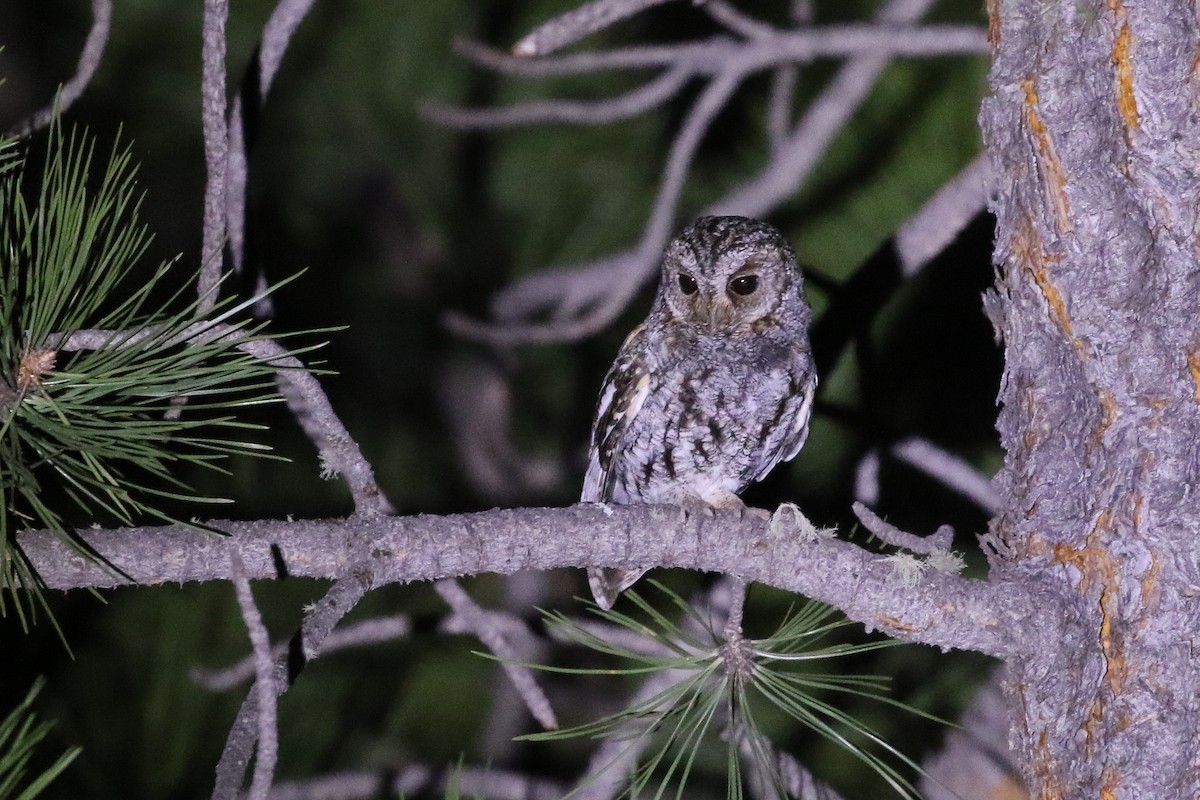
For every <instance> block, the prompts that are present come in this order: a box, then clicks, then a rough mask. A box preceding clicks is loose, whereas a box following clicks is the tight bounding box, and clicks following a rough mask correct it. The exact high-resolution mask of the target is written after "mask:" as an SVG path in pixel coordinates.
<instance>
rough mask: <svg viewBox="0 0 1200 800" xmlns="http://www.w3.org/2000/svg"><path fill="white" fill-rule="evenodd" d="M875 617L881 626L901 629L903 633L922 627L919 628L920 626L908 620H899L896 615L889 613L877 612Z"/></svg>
mask: <svg viewBox="0 0 1200 800" xmlns="http://www.w3.org/2000/svg"><path fill="white" fill-rule="evenodd" d="M875 619H877V620H878V621H879V625H880V626H881V627H885V628H891V629H892V630H897V631H903V632H904V633H914V632H916V631H919V630H923V628H920V627H918V626H916V625H913V624H911V623H908V622H904V621H903V620H901V619H899V618H897V617H893V616H892V615H891V614H878V615H876V617H875Z"/></svg>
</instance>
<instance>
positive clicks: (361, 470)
mask: <svg viewBox="0 0 1200 800" xmlns="http://www.w3.org/2000/svg"><path fill="white" fill-rule="evenodd" d="M230 313H232V310H227V311H225V312H224V313H223V314H222V315H221V317H220V319H224V318H226V317H228V316H229V315H230ZM155 335H156V332H155V330H154V329H153V328H145V329H143V330H141V331H137V332H129V331H113V330H99V329H89V330H82V331H75V332H73V333H71V334H69V335H66V336H63V335H62V334H57V335H55V336H52V337H50V340H49V341H51V342H52V345H51V346H53V347H55V348H56V349H59V350H66V351H71V350H99V349H103V348H107V347H133V346H136V345H137V344H139V343H140V342H142V341H144V340H146V339H148V338H150V337H152V336H155ZM226 337H230V338H233V339H235V340H242V339H244V341H238V342H237V344H236V346H237V348H238V349H239V350H241V351H243V352H246V353H249V354H251V355H253V356H254V357H256V358H258V359H259V360H261V361H265V362H267V363H269V364H272V365H274V366H275V367H276V370H277V371H276V379H277V380H278V382H279V389H280V393H281V394H282V395H283V397H284V399H285V400H287V403H288V407H289V408H290V409H291V410H292V413H293V415H294V416H295V417H296V420H297V421H298V422H299V423H300V426H301V428H303V429H304V432H305V433H306V434H308V437H309V439H311V440H312V442H313V444H315V445H316V447H317V451H318V453H319V454H320V457H321V464H322V468H323V470H325V471H326V472H328V473H329V474H333V475H340V476H341V477H342V478H344V479H345V481H346V485H347V486H348V487H349V489H350V495H351V497H352V498H353V499H354V507H355V511H356V512H357V513H362V514H390V513H391V512H392V509H391V505H390V504H389V503H388V501H387V498H386V497H384V496H383V493H382V492H381V491H380V489H379V485H378V484H377V483H376V482H375V471H374V470H373V469H372V468H371V465H370V463H368V462H367V460H366V458H365V457H364V456H363V454H362V451H361V450H359V449H358V445H357V444H356V443H355V441H354V439H352V438H351V437H350V432H349V431H347V430H346V427H345V425H343V424H342V421H341V420H340V419H339V418H338V416H337V413H336V412H335V411H334V410H333V406H332V404H330V402H329V398H328V396H326V394H325V391H324V390H323V389H322V388H321V384H320V382H319V381H318V380H317V379H316V376H314V375H313V374H312V373H311V372H309V371H308V370H307V369H305V367H304V365H303V364H302V363H301V362H300V360H299V359H297V358H296V357H295V356H292V355H289V354H288V352H287V350H285V349H284V348H283V347H281V346H280V345H279V344H278V343H276V342H275V341H273V340H271V339H254V338H249V337H248V335H247V334H246V333H245V331H243V330H242V329H240V328H237V327H234V326H231V325H227V324H225V323H223V322H214V321H204V322H196V323H194V324H192V325H189V326H188V327H187V328H185V329H184V331H183V333H182V334H181V335H180V336H179V337H177V338H176V339H175V341H176V342H178V343H180V344H182V343H184V342H189V343H202V342H208V341H215V340H217V339H223V338H226Z"/></svg>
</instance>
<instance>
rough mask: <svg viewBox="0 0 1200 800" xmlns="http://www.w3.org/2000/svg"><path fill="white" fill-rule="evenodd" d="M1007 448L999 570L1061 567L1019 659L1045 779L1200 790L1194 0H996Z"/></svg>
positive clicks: (1013, 670)
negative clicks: (1032, 642)
mask: <svg viewBox="0 0 1200 800" xmlns="http://www.w3.org/2000/svg"><path fill="white" fill-rule="evenodd" d="M988 13H989V18H990V35H991V39H992V42H993V47H994V49H995V58H994V63H993V67H992V72H991V89H992V94H991V96H990V97H989V98H988V99H987V100H986V101H985V103H984V106H983V110H982V114H981V125H982V128H983V132H984V138H985V141H986V143H987V146H988V150H989V152H990V154H991V157H992V159H993V166H994V168H995V169H994V174H995V176H996V181H997V184H996V192H995V195H994V198H993V208H994V210H995V212H996V216H997V223H998V227H997V243H996V256H995V259H996V265H997V269H998V273H999V275H998V279H997V287H998V292H997V295H996V296H994V297H992V298H990V300H989V303H988V305H989V310H990V311H991V314H992V317H993V321H994V323H995V324H996V327H997V329H998V331H999V332H1000V333H1001V334H1002V336H1003V337H1004V342H1005V348H1006V369H1005V376H1004V381H1003V384H1002V387H1001V392H1000V399H1001V401H1002V403H1003V411H1002V413H1001V415H1000V418H999V422H998V427H999V430H1000V434H1001V438H1002V442H1003V445H1004V448H1005V450H1006V453H1007V455H1006V460H1005V465H1004V469H1003V470H1002V472H1001V474H1000V476H999V479H998V488H999V489H1000V491H1001V493H1002V496H1003V498H1004V510H1003V511H1002V512H1001V514H1000V515H999V516H998V517H997V518H996V519H995V520H994V522H993V533H994V534H995V535H996V537H997V539H998V540H999V542H1000V543H1001V545H1002V547H1001V550H1002V552H1001V553H1000V555H999V557H998V558H996V559H994V561H995V563H994V565H993V577H1004V578H1007V579H1009V580H1021V581H1025V582H1026V583H1027V584H1028V585H1030V586H1037V587H1039V588H1047V587H1053V591H1054V592H1055V593H1057V594H1058V595H1059V596H1060V598H1061V599H1062V602H1063V603H1064V606H1063V607H1064V608H1066V609H1067V614H1066V616H1065V618H1064V619H1062V620H1061V626H1060V632H1059V635H1058V636H1056V637H1054V638H1053V639H1052V640H1049V641H1046V642H1043V643H1040V644H1039V645H1038V646H1036V647H1034V648H1033V649H1031V650H1030V651H1029V652H1028V653H1026V654H1023V655H1020V656H1018V657H1015V658H1011V659H1009V662H1008V677H1007V681H1006V684H1007V685H1006V691H1007V693H1008V698H1009V702H1010V705H1011V708H1012V711H1013V728H1012V734H1011V741H1012V744H1013V745H1014V748H1015V749H1016V750H1017V752H1018V754H1019V757H1020V759H1021V760H1022V761H1023V769H1024V771H1025V773H1026V775H1027V777H1028V779H1029V781H1030V789H1031V794H1032V796H1033V797H1036V798H1083V797H1088V798H1184V797H1186V798H1193V797H1197V796H1200V762H1198V758H1200V756H1198V753H1200V725H1198V724H1197V718H1198V717H1197V714H1198V712H1200V699H1198V695H1197V687H1200V661H1198V660H1197V657H1196V648H1197V644H1198V639H1200V601H1198V600H1197V597H1196V595H1197V593H1198V592H1200V563H1198V562H1200V557H1198V554H1200V546H1198V542H1200V515H1198V514H1197V513H1196V510H1197V503H1196V500H1195V498H1194V496H1193V488H1194V487H1195V484H1196V482H1197V472H1198V471H1200V467H1198V461H1200V459H1198V454H1197V448H1198V445H1200V334H1198V331H1197V325H1196V320H1197V319H1200V271H1198V270H1197V260H1198V257H1200V244H1198V239H1197V234H1198V231H1200V227H1198V216H1197V214H1198V210H1200V197H1198V194H1200V181H1198V179H1197V172H1198V168H1200V160H1198V153H1200V110H1198V108H1200V106H1198V102H1200V101H1198V98H1200V78H1198V72H1197V67H1198V65H1200V60H1198V54H1200V48H1198V43H1200V37H1198V33H1197V29H1198V24H1197V14H1198V10H1197V6H1196V5H1195V4H1193V3H1189V2H1182V1H1181V0H1175V1H1171V0H1111V1H1110V2H1102V1H1097V0H991V2H989V7H988Z"/></svg>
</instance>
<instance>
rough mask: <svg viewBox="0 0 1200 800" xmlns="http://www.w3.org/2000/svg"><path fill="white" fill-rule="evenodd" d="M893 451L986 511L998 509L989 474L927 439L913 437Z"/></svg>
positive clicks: (900, 457)
mask: <svg viewBox="0 0 1200 800" xmlns="http://www.w3.org/2000/svg"><path fill="white" fill-rule="evenodd" d="M892 454H893V455H895V456H896V457H897V458H899V459H901V460H903V461H905V462H906V463H908V464H911V465H912V466H914V467H916V468H917V469H919V470H921V471H922V472H924V473H925V474H926V475H928V476H930V477H931V478H934V479H936V480H938V481H940V482H941V483H943V484H945V485H946V486H948V487H949V488H951V489H953V490H954V491H956V492H958V493H959V494H961V495H963V496H964V497H966V498H968V499H970V500H973V501H975V503H976V504H977V505H978V506H979V507H980V508H982V509H983V510H984V511H987V512H988V513H989V514H996V513H998V512H999V511H1000V504H1001V501H1000V495H999V493H998V492H997V491H996V490H995V488H993V487H992V481H991V478H989V477H987V476H986V475H983V474H981V473H980V472H979V470H977V469H975V468H974V467H972V466H971V465H970V464H968V463H967V462H966V461H964V460H962V459H961V458H959V457H958V456H956V455H954V454H953V453H949V452H947V451H945V450H943V449H942V448H940V447H938V446H937V445H935V444H934V443H933V442H931V441H929V440H928V439H922V438H920V437H915V436H914V437H912V438H909V439H905V440H904V441H902V442H898V443H897V444H895V445H894V446H893V447H892Z"/></svg>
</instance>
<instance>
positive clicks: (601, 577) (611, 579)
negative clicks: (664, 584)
mask: <svg viewBox="0 0 1200 800" xmlns="http://www.w3.org/2000/svg"><path fill="white" fill-rule="evenodd" d="M587 573H588V586H590V587H592V597H594V598H596V605H598V606H600V607H601V608H603V609H605V610H608V609H610V608H612V607H613V603H615V602H617V596H618V595H620V594H621V592H623V591H625V590H626V589H628V588H629V587H630V586H633V584H635V583H636V582H637V579H638V578H640V577H642V576H643V575H645V574H646V570H644V569H608V568H607V567H605V568H601V569H589V570H588V571H587Z"/></svg>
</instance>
